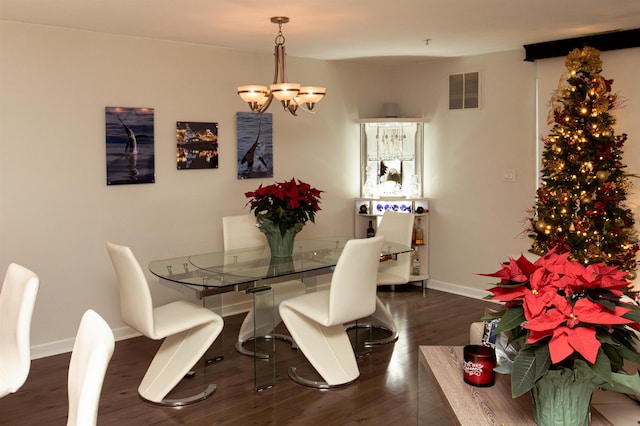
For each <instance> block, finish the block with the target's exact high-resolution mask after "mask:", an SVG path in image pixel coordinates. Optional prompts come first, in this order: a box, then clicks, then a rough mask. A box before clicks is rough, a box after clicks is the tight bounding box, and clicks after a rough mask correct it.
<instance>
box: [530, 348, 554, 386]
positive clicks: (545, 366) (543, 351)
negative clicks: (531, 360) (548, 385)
mask: <svg viewBox="0 0 640 426" xmlns="http://www.w3.org/2000/svg"><path fill="white" fill-rule="evenodd" d="M534 356H535V358H536V363H535V368H536V369H535V376H534V379H533V381H534V382H535V381H537V380H538V379H540V378H541V377H542V376H544V373H546V372H547V370H549V367H551V353H550V352H549V346H548V345H538V346H535V347H534Z"/></svg>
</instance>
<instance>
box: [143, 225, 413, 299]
mask: <svg viewBox="0 0 640 426" xmlns="http://www.w3.org/2000/svg"><path fill="white" fill-rule="evenodd" d="M349 239H350V238H345V237H333V238H314V239H306V240H296V241H295V245H294V250H293V255H292V256H291V257H287V258H276V257H271V252H270V251H269V248H268V247H255V248H248V249H240V250H227V251H220V252H212V253H204V254H195V255H187V256H181V257H176V258H172V259H164V260H154V261H152V262H151V263H149V270H150V271H151V272H152V273H153V274H154V275H156V276H158V277H160V278H163V279H166V280H169V281H173V282H177V283H181V284H188V285H195V286H201V287H205V288H211V287H216V288H223V287H233V286H237V285H244V284H250V283H253V284H254V285H255V284H257V282H259V281H265V282H267V281H277V280H278V279H279V278H282V277H288V276H290V275H296V274H304V273H311V272H313V271H322V270H330V269H332V268H333V267H335V265H336V263H337V262H338V258H339V257H340V254H341V253H342V250H343V249H344V246H345V244H346V242H347V241H348V240H349ZM409 251H411V248H410V247H407V246H403V245H400V244H394V243H386V242H385V244H384V245H383V248H382V253H381V254H380V256H381V260H387V259H391V258H393V257H394V256H395V255H397V254H399V253H405V252H409ZM292 278H293V277H292Z"/></svg>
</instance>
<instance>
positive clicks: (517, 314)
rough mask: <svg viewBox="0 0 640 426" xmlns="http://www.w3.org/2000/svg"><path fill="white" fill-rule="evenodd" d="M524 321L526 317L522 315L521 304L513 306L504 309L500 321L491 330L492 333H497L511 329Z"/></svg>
mask: <svg viewBox="0 0 640 426" xmlns="http://www.w3.org/2000/svg"><path fill="white" fill-rule="evenodd" d="M524 321H526V318H525V317H524V309H523V308H522V306H515V307H513V308H511V309H507V310H506V311H505V313H504V315H502V319H501V320H500V323H499V324H498V326H497V327H496V329H495V330H494V331H493V332H494V334H498V333H504V332H505V331H509V330H513V329H514V328H516V327H518V326H519V325H520V324H522V323H523V322H524Z"/></svg>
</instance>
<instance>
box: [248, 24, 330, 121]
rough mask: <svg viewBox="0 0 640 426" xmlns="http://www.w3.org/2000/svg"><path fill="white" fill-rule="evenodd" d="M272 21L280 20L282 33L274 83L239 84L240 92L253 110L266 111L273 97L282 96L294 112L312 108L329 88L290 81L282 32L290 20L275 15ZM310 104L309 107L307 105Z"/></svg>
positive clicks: (279, 37)
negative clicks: (302, 84) (267, 84)
mask: <svg viewBox="0 0 640 426" xmlns="http://www.w3.org/2000/svg"><path fill="white" fill-rule="evenodd" d="M271 22H273V23H274V24H278V35H277V36H276V38H275V53H274V56H275V72H274V75H273V83H271V85H270V86H269V89H268V88H267V87H266V86H259V85H246V86H238V95H239V96H240V98H242V100H243V101H245V102H247V103H248V104H249V107H250V108H251V111H253V112H255V113H257V114H262V113H264V112H265V111H266V110H267V109H268V108H269V106H270V105H271V101H272V100H273V98H275V99H277V100H279V101H280V102H281V103H282V106H284V108H285V109H286V110H288V111H289V112H290V113H291V114H293V115H297V114H296V111H297V109H298V106H301V107H302V106H303V105H304V107H302V109H303V110H305V111H307V112H311V110H312V109H313V107H314V106H315V104H316V103H318V102H319V101H320V100H321V99H322V98H323V97H324V95H325V93H326V89H325V88H324V87H318V86H305V87H303V88H301V87H300V84H298V83H289V82H288V81H287V66H286V62H285V60H286V53H285V47H284V42H285V39H284V35H283V34H282V24H286V23H287V22H289V18H287V17H286V16H275V17H273V18H271ZM305 107H306V108H305Z"/></svg>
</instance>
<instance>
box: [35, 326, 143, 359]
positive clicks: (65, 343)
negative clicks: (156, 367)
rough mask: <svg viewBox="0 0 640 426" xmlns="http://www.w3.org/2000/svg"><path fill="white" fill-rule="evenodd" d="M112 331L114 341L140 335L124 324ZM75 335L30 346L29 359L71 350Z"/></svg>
mask: <svg viewBox="0 0 640 426" xmlns="http://www.w3.org/2000/svg"><path fill="white" fill-rule="evenodd" d="M111 331H113V337H114V338H115V340H116V342H117V341H119V340H126V339H131V338H132V337H138V336H141V334H140V333H139V332H137V331H136V330H134V329H133V328H131V327H129V326H124V327H120V328H116V329H113V330H111ZM75 341H76V339H75V337H74V338H73V339H64V340H58V341H57V342H49V343H44V344H42V345H36V346H32V347H31V359H39V358H45V357H48V356H54V355H60V354H64V353H67V352H71V351H72V350H73V344H74V343H75Z"/></svg>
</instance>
